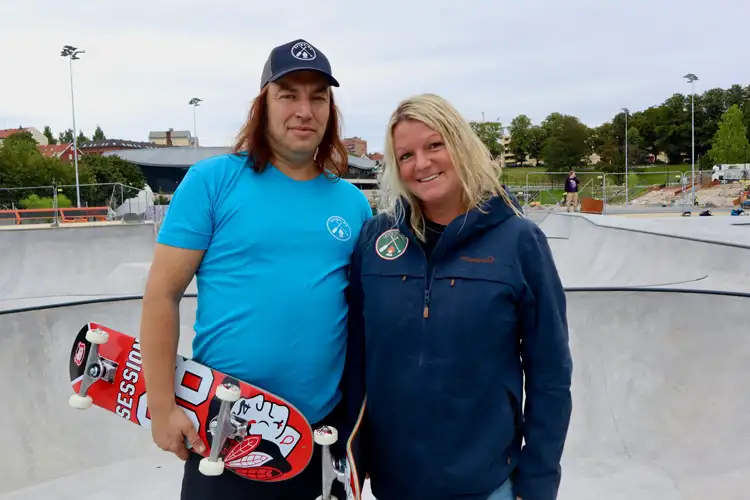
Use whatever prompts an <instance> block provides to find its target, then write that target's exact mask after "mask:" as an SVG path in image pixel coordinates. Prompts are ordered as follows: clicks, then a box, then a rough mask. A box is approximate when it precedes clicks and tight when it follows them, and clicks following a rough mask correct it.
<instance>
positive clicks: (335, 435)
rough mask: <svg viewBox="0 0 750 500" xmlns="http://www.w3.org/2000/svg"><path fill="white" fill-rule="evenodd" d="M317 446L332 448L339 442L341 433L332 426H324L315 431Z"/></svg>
mask: <svg viewBox="0 0 750 500" xmlns="http://www.w3.org/2000/svg"><path fill="white" fill-rule="evenodd" d="M314 439H315V444H319V445H321V446H331V445H332V444H333V443H335V442H336V441H338V440H339V432H338V431H337V430H336V429H335V428H334V427H331V426H330V425H324V426H323V427H318V428H317V429H315V437H314Z"/></svg>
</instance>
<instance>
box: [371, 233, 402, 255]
mask: <svg viewBox="0 0 750 500" xmlns="http://www.w3.org/2000/svg"><path fill="white" fill-rule="evenodd" d="M408 246H409V239H408V238H407V237H406V236H404V235H403V234H401V231H399V230H398V229H389V230H388V231H386V232H384V233H383V234H381V235H380V236H378V239H377V240H375V252H376V253H377V254H378V257H380V258H381V259H385V260H394V259H398V258H399V257H401V256H402V255H403V254H404V252H405V251H406V247H408Z"/></svg>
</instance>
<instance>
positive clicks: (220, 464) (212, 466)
mask: <svg viewBox="0 0 750 500" xmlns="http://www.w3.org/2000/svg"><path fill="white" fill-rule="evenodd" d="M198 470H199V471H200V472H201V474H203V475H204V476H220V475H221V473H222V472H224V461H223V460H222V459H219V460H218V461H217V462H212V461H210V460H209V459H208V458H204V459H202V460H201V461H200V463H199V464H198Z"/></svg>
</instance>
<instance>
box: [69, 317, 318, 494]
mask: <svg viewBox="0 0 750 500" xmlns="http://www.w3.org/2000/svg"><path fill="white" fill-rule="evenodd" d="M70 381H71V383H72V385H73V390H74V391H75V394H73V395H72V396H71V397H70V400H69V402H70V405H71V406H72V407H74V408H79V409H87V408H90V407H91V406H92V405H95V406H98V407H100V408H104V409H105V410H109V411H110V412H112V413H114V414H115V415H118V416H120V417H122V418H123V419H125V420H129V421H130V422H132V423H134V424H137V425H140V426H142V427H146V428H150V427H151V415H150V412H149V409H148V395H147V393H146V384H145V381H144V376H143V372H142V362H141V352H140V343H139V341H138V339H136V338H134V337H131V336H130V335H127V334H125V333H122V332H118V331H116V330H113V329H111V328H107V327H106V326H103V325H100V324H97V323H88V324H87V325H85V326H84V327H83V328H82V329H81V330H80V332H79V333H78V335H77V336H76V338H75V340H74V342H73V346H72V349H71V353H70ZM175 397H176V402H177V404H178V406H179V407H180V408H181V409H182V410H183V411H184V412H185V414H186V415H187V416H188V418H189V419H190V420H191V421H192V422H193V425H194V426H195V428H196V430H197V431H198V434H199V436H200V438H201V439H202V440H203V442H204V443H206V445H207V448H206V451H205V452H204V453H203V454H202V456H203V457H204V458H203V459H202V460H201V462H200V467H199V468H200V471H201V472H202V473H203V474H205V475H208V476H216V475H220V474H221V473H222V472H223V470H224V468H225V467H226V468H227V469H229V470H230V471H232V472H234V473H235V474H238V475H239V476H242V477H244V478H247V479H251V480H254V481H263V482H276V481H283V480H286V479H289V478H292V477H294V476H296V475H297V474H299V473H300V472H302V471H303V470H304V469H305V467H307V465H308V464H309V463H310V459H311V458H312V454H313V447H314V440H313V434H312V429H311V428H310V424H309V423H308V422H307V420H306V419H305V417H304V416H303V415H302V413H300V411H299V410H297V408H295V407H294V406H292V405H291V404H289V403H288V402H286V401H284V400H283V399H281V398H279V397H277V396H275V395H274V394H271V393H269V392H266V391H264V390H262V389H260V388H258V387H255V386H253V385H250V384H248V383H245V382H243V381H241V380H237V379H234V378H232V377H229V376H227V375H225V374H223V373H221V372H218V371H216V370H213V369H211V368H208V367H206V366H203V365H201V364H200V363H197V362H195V361H193V360H191V359H188V358H186V357H184V356H180V355H178V356H177V360H176V363H175ZM188 446H189V445H188Z"/></svg>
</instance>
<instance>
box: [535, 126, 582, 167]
mask: <svg viewBox="0 0 750 500" xmlns="http://www.w3.org/2000/svg"><path fill="white" fill-rule="evenodd" d="M542 128H543V129H544V130H545V131H546V134H547V140H546V141H545V142H544V148H543V149H542V158H543V159H544V164H545V165H546V166H547V170H549V171H552V172H562V171H565V170H568V169H570V168H574V167H577V166H579V165H581V163H582V161H583V159H584V157H585V156H586V153H587V151H588V150H589V146H588V138H589V129H588V127H587V126H586V125H584V124H583V123H581V121H580V120H579V119H578V118H576V117H575V116H570V115H563V114H560V113H552V114H550V115H549V116H548V117H547V118H545V119H544V121H543V122H542Z"/></svg>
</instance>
